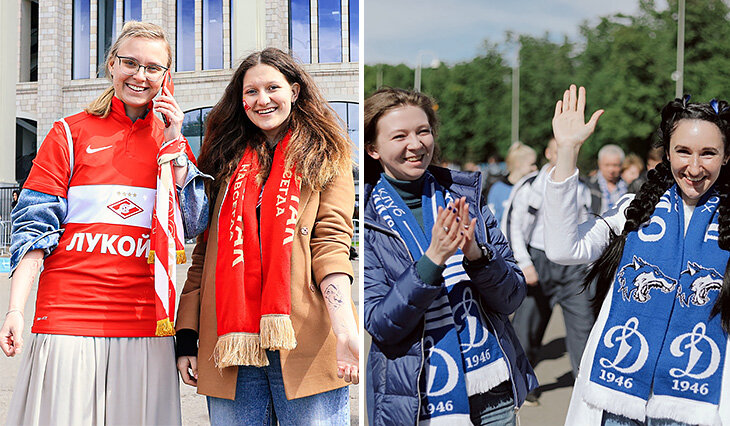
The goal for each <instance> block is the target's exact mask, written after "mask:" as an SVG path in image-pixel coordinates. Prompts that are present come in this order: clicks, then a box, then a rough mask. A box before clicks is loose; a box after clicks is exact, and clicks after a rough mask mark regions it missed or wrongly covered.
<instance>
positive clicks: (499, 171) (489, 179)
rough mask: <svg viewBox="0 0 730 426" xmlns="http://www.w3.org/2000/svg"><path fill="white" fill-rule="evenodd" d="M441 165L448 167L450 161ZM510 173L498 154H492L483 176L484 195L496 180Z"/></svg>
mask: <svg viewBox="0 0 730 426" xmlns="http://www.w3.org/2000/svg"><path fill="white" fill-rule="evenodd" d="M441 167H444V168H448V167H449V164H448V163H442V164H441ZM507 174H508V171H507V165H506V164H505V162H504V161H502V158H501V157H500V156H499V155H498V154H493V155H490V156H489V157H488V158H487V165H486V170H485V173H484V176H483V178H482V180H483V185H482V195H484V196H486V195H487V194H489V190H490V189H491V188H492V185H493V184H494V182H497V181H499V180H502V179H504V177H505V176H506V175H507Z"/></svg>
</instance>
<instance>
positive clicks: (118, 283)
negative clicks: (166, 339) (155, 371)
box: [24, 97, 193, 337]
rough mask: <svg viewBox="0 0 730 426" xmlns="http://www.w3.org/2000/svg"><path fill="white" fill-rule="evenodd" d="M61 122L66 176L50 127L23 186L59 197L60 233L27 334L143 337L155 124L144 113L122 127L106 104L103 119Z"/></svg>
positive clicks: (148, 304)
mask: <svg viewBox="0 0 730 426" xmlns="http://www.w3.org/2000/svg"><path fill="white" fill-rule="evenodd" d="M150 108H151V105H150ZM65 121H66V122H67V123H68V125H69V127H70V129H71V136H72V139H73V156H72V158H73V170H71V167H70V159H69V148H68V142H67V139H66V131H65V128H64V126H63V124H62V123H61V122H56V123H55V124H54V125H53V128H52V129H51V131H50V132H49V134H48V136H46V138H45V140H44V141H43V143H42V144H41V147H40V150H39V151H38V155H37V156H36V158H35V160H34V161H33V168H32V170H31V172H30V175H29V176H28V180H27V181H26V183H25V185H24V188H28V189H32V190H34V191H38V192H43V193H46V194H50V195H57V196H60V197H64V198H66V199H67V200H68V211H67V214H66V218H65V219H64V221H63V225H62V227H63V228H64V232H63V234H62V236H61V239H60V241H59V244H58V247H56V248H55V249H54V250H53V252H51V254H50V255H49V256H48V257H46V259H45V262H44V269H43V272H42V273H41V276H40V280H39V283H38V297H37V301H36V312H35V316H34V318H33V328H32V329H31V331H32V332H33V333H47V334H68V335H76V336H101V337H152V336H154V335H155V328H156V321H155V303H154V298H155V289H154V276H153V274H152V272H151V268H150V265H149V264H148V263H147V256H148V254H149V247H150V239H149V238H150V233H151V230H150V226H151V222H152V209H153V205H154V200H155V188H156V179H157V153H158V150H159V148H160V146H161V144H162V143H163V142H164V135H163V130H164V124H162V122H161V121H160V119H158V118H157V117H155V115H154V114H153V113H152V112H148V113H147V115H146V116H145V117H144V118H139V119H137V120H136V121H135V122H134V123H132V120H130V119H129V117H127V115H126V114H125V112H124V104H123V103H122V102H121V101H120V100H119V99H117V98H116V97H114V98H113V99H112V109H111V112H110V113H109V115H108V116H107V117H106V118H101V117H98V116H94V115H90V114H87V113H86V112H81V113H78V114H75V115H72V116H70V117H67V118H66V119H65ZM188 157H189V158H193V156H192V152H191V151H190V148H189V147H188ZM69 179H70V180H69Z"/></svg>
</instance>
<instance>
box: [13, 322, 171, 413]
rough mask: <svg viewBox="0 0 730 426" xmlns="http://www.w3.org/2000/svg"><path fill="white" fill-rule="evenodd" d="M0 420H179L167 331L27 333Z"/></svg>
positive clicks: (169, 339)
mask: <svg viewBox="0 0 730 426" xmlns="http://www.w3.org/2000/svg"><path fill="white" fill-rule="evenodd" d="M23 349H24V353H23V355H22V356H23V359H22V361H21V365H20V370H19V371H18V378H17V382H16V385H15V389H14V391H13V398H12V400H11V401H10V406H9V408H8V418H7V420H6V423H7V424H8V425H180V424H181V415H180V388H179V384H178V378H177V377H178V376H177V368H176V367H175V350H174V342H173V338H172V337H123V338H120V337H84V336H66V335H55V334H31V335H30V338H29V339H28V340H27V341H26V342H25V347H24V348H23Z"/></svg>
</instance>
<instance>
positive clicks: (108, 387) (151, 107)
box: [0, 22, 208, 425]
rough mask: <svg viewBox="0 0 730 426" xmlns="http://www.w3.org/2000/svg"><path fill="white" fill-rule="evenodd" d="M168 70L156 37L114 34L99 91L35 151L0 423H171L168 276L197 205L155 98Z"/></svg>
mask: <svg viewBox="0 0 730 426" xmlns="http://www.w3.org/2000/svg"><path fill="white" fill-rule="evenodd" d="M171 62H172V52H171V49H170V45H169V43H168V41H167V39H166V36H165V33H164V31H163V30H162V29H161V28H160V27H159V26H157V25H154V24H149V23H142V22H128V23H127V24H125V25H124V28H123V29H122V31H121V33H120V34H119V38H118V39H117V40H116V41H115V43H114V44H113V45H112V46H111V48H110V49H109V52H108V54H107V58H106V61H105V64H106V72H107V75H108V77H109V78H110V79H111V82H112V86H110V87H109V88H108V89H106V90H105V91H104V92H103V93H102V94H101V95H100V96H99V97H98V98H97V99H96V100H95V101H94V102H92V103H91V104H90V105H89V106H88V107H87V108H86V109H85V110H84V111H83V112H80V113H78V114H74V115H71V116H68V117H65V118H63V119H61V120H59V121H57V122H56V123H54V125H53V127H52V128H51V131H50V132H49V134H48V135H47V136H46V138H45V140H44V142H43V144H42V145H41V148H40V150H39V152H38V155H37V157H36V159H35V161H34V166H33V169H32V170H31V172H30V175H29V177H28V180H27V181H26V183H25V186H24V188H23V191H22V192H21V194H20V198H19V200H18V205H17V206H16V207H15V209H14V210H13V214H12V217H13V237H12V247H11V251H12V258H11V267H12V272H11V274H12V278H11V288H10V303H9V307H8V311H7V313H6V315H5V322H4V323H3V325H2V328H1V329H0V348H1V349H2V351H3V352H4V353H5V355H7V356H10V357H12V356H15V355H17V354H20V353H21V352H22V353H23V360H22V362H21V366H20V370H19V372H18V378H17V383H16V386H15V390H14V393H13V398H12V401H11V403H10V406H9V408H8V418H7V423H8V424H36V425H37V424H68V425H83V424H137V425H143V424H159V425H162V424H165V425H171V424H180V423H181V417H180V395H179V386H178V380H177V372H176V369H175V361H174V343H173V337H172V335H173V334H174V328H173V322H174V312H175V306H174V305H175V264H176V263H179V262H183V261H184V258H185V255H184V253H185V252H184V247H183V246H182V244H183V243H184V236H183V230H184V231H185V232H184V233H185V236H187V237H192V236H194V235H196V234H197V233H198V232H199V231H200V230H201V227H202V228H204V227H205V225H206V221H207V212H208V206H207V198H206V196H205V193H204V190H203V182H202V178H201V174H200V172H199V171H198V169H197V168H196V167H195V165H194V164H193V163H192V162H191V161H190V160H189V159H187V158H186V156H189V157H191V158H192V153H191V152H190V148H189V146H188V144H187V141H186V140H185V139H184V138H183V137H182V135H181V133H180V129H181V127H182V122H183V117H184V116H183V112H182V110H181V109H180V107H179V106H178V104H177V102H175V99H174V98H173V97H172V93H171V92H170V90H169V89H167V88H165V89H164V90H162V91H161V93H160V94H159V96H158V92H160V88H161V87H162V85H163V81H164V79H165V77H166V76H167V74H168V73H169V69H170V66H171ZM153 111H154V112H158V113H160V114H162V116H163V117H164V118H165V121H167V123H168V125H167V126H166V125H165V124H164V123H163V121H162V120H160V119H159V118H158V117H156V116H155V114H154V113H153ZM176 185H177V186H178V187H181V188H182V189H181V190H179V191H176V190H175V186H176ZM180 206H183V207H184V208H183V209H180ZM181 210H182V212H181ZM41 266H43V272H42V273H41V274H40V278H39V281H38V295H37V301H36V307H35V314H34V315H33V326H32V328H31V335H30V338H29V339H28V340H27V341H24V340H23V336H22V334H23V328H24V314H25V312H24V307H25V303H26V300H27V298H28V295H29V293H30V289H31V286H32V284H33V282H34V281H35V279H36V277H37V276H38V273H39V271H40V269H41Z"/></svg>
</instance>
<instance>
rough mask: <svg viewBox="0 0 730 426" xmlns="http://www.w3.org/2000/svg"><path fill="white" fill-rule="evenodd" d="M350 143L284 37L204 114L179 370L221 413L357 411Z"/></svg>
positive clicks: (245, 420)
mask: <svg viewBox="0 0 730 426" xmlns="http://www.w3.org/2000/svg"><path fill="white" fill-rule="evenodd" d="M350 146H351V143H350V141H349V140H348V138H347V134H346V133H345V132H343V130H342V128H341V127H340V125H339V122H338V119H337V116H336V114H335V112H334V111H333V110H332V109H331V108H330V107H329V106H328V105H327V102H326V101H325V100H324V98H323V97H322V94H321V93H320V90H319V88H318V87H317V86H316V84H315V83H314V80H313V79H312V77H311V76H310V75H309V74H308V73H307V72H306V71H304V70H303V69H302V67H301V66H300V65H298V64H297V63H296V62H295V61H294V59H293V58H292V57H291V56H289V55H288V54H286V53H284V52H282V51H281V50H279V49H275V48H267V49H264V50H262V51H260V52H254V53H252V54H250V55H249V56H247V57H246V58H245V59H244V60H243V61H242V62H241V64H240V65H239V66H238V68H237V69H236V71H235V72H234V73H233V76H232V77H231V81H230V83H229V84H228V86H227V87H226V89H225V92H224V94H223V97H222V98H221V100H220V101H218V103H217V104H216V105H215V106H214V107H213V109H212V110H211V111H210V114H209V115H208V124H207V126H206V134H205V142H204V143H203V146H202V149H201V152H200V167H201V170H203V171H205V172H208V173H210V174H211V175H213V176H214V177H215V181H213V182H212V183H211V184H210V185H208V187H207V190H208V194H209V196H210V198H211V199H212V200H216V201H215V202H214V203H212V204H213V205H214V208H213V210H212V211H211V221H210V227H209V228H208V231H207V232H206V233H205V234H203V236H201V237H199V238H198V241H197V244H196V246H195V249H194V250H193V262H192V265H191V266H190V269H189V270H188V279H187V281H186V282H185V287H184V288H183V291H182V294H181V295H180V309H179V312H178V322H177V330H178V340H177V355H178V363H177V365H178V370H179V372H180V376H181V377H182V380H183V381H184V382H185V383H187V384H188V385H191V386H197V388H198V393H200V394H202V395H206V396H207V401H208V411H209V415H210V422H211V424H212V425H229V424H239V425H275V424H277V421H278V422H279V423H280V424H282V425H299V424H336V425H344V424H349V422H350V397H349V392H348V387H347V384H348V383H349V382H352V383H355V384H356V383H358V381H359V377H360V373H359V370H358V359H359V345H360V337H359V332H358V327H357V323H356V315H355V307H354V305H353V303H352V298H351V287H350V285H351V283H352V277H353V271H352V263H351V262H350V259H349V253H350V250H349V249H350V242H351V239H352V234H353V224H352V213H353V210H354V207H355V187H354V183H353V176H352V159H351V148H350Z"/></svg>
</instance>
